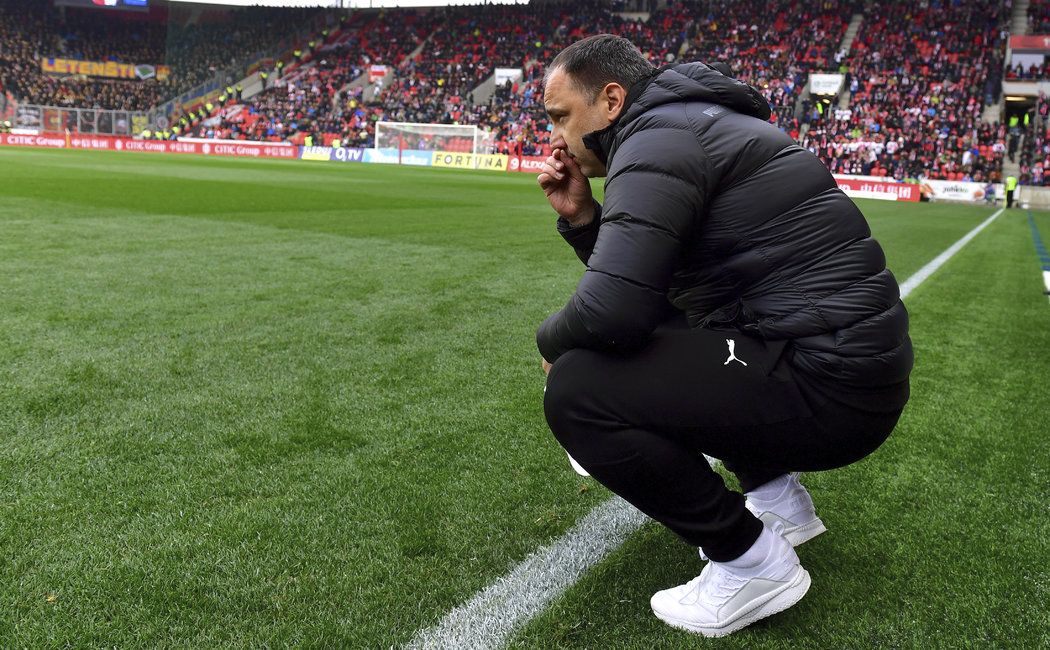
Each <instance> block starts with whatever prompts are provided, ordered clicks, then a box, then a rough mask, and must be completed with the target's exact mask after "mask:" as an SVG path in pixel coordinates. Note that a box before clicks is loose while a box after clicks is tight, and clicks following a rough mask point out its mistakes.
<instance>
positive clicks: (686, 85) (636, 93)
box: [583, 63, 770, 167]
mask: <svg viewBox="0 0 1050 650" xmlns="http://www.w3.org/2000/svg"><path fill="white" fill-rule="evenodd" d="M728 72H729V70H728V68H727V67H726V66H725V65H722V64H718V63H716V64H713V65H707V64H704V63H679V64H670V65H666V66H664V67H662V68H658V69H656V70H653V72H652V74H651V75H649V76H648V77H647V78H645V79H642V80H641V81H639V82H638V83H636V84H634V85H633V86H631V88H630V90H629V91H628V92H627V99H626V100H625V101H624V106H623V109H622V110H621V111H620V115H619V116H618V117H617V118H616V120H615V121H614V122H613V123H612V124H610V125H609V126H607V127H605V128H604V129H602V130H600V131H594V132H593V133H588V134H586V135H585V136H583V146H585V147H587V148H588V149H590V150H591V151H593V152H594V153H595V155H596V156H597V157H598V159H599V160H601V161H602V164H604V165H605V166H606V167H608V166H609V162H610V159H611V158H612V155H613V152H614V150H615V147H616V137H617V135H618V134H619V132H620V131H621V130H622V129H623V128H624V126H626V125H627V124H629V123H630V122H633V121H634V120H635V119H637V118H638V117H639V116H640V115H642V114H643V113H645V112H646V111H648V110H649V109H651V108H654V107H656V106H659V105H661V104H664V103H667V102H680V101H698V102H710V103H712V104H719V105H722V106H725V107H727V108H729V109H731V110H733V111H736V112H738V113H742V114H744V115H750V116H751V117H756V118H758V119H761V120H768V119H769V115H770V109H769V103H768V102H767V101H766V99H765V98H764V97H763V96H762V94H761V93H759V92H758V90H756V89H754V88H752V87H751V86H749V85H747V84H745V83H744V82H742V81H738V80H736V79H734V78H733V77H731V76H730V75H728V74H727V73H728Z"/></svg>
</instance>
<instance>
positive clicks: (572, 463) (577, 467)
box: [565, 452, 590, 476]
mask: <svg viewBox="0 0 1050 650" xmlns="http://www.w3.org/2000/svg"><path fill="white" fill-rule="evenodd" d="M565 455H566V456H568V457H569V465H570V466H571V467H572V471H574V472H576V473H577V474H579V475H580V476H590V474H588V473H587V470H585V469H583V465H580V464H579V463H577V462H576V459H575V458H573V457H572V455H571V454H569V452H565Z"/></svg>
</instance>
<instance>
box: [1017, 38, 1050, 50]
mask: <svg viewBox="0 0 1050 650" xmlns="http://www.w3.org/2000/svg"><path fill="white" fill-rule="evenodd" d="M1010 49H1011V50H1013V51H1015V52H1017V51H1028V52H1050V35H1046V34H1042V35H1040V34H1028V35H1025V36H1011V37H1010Z"/></svg>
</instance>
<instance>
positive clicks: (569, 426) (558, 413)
mask: <svg viewBox="0 0 1050 650" xmlns="http://www.w3.org/2000/svg"><path fill="white" fill-rule="evenodd" d="M730 350H732V354H731V352H730ZM787 350H788V348H787V344H786V343H785V342H765V341H761V340H758V339H754V338H750V337H747V336H745V335H743V334H737V333H734V332H726V331H714V330H704V329H687V328H680V327H670V328H669V327H664V328H661V329H660V330H658V331H657V332H656V333H655V334H654V335H653V338H652V340H651V341H650V343H649V344H647V346H646V347H645V348H643V349H642V350H641V351H639V352H637V353H635V354H632V355H629V356H619V355H612V354H605V353H600V352H594V351H591V350H582V349H579V350H572V351H570V352H568V353H566V354H565V355H563V356H562V357H560V358H559V359H558V360H557V361H556V362H555V364H554V367H553V368H552V369H551V371H550V375H549V377H548V379H547V392H546V395H545V398H544V410H545V412H546V415H547V422H548V424H549V425H550V428H551V431H553V432H554V435H555V436H556V437H557V439H558V441H559V442H560V443H561V445H562V446H563V447H564V448H565V449H566V450H567V451H568V452H569V453H570V454H571V455H572V457H573V458H575V459H576V461H577V462H579V463H580V464H581V465H582V466H583V467H584V468H586V469H587V471H588V472H590V473H591V475H592V476H593V477H594V478H595V479H597V480H598V481H600V482H601V483H602V484H603V485H605V486H606V487H608V488H609V489H610V490H612V491H613V492H615V493H616V494H618V495H620V496H621V497H623V498H624V499H625V500H627V501H628V502H630V503H631V504H633V505H634V506H635V507H637V508H638V509H639V510H641V511H642V512H644V513H646V514H647V515H649V516H650V517H652V518H653V519H655V520H656V521H659V522H660V523H662V524H664V525H665V526H667V527H668V528H670V529H671V530H672V531H674V532H675V533H677V534H678V535H679V536H681V537H682V538H683V539H685V540H686V541H687V542H688V543H690V544H693V545H696V546H700V547H702V548H703V549H704V553H706V554H707V556H708V557H710V558H711V559H713V560H716V561H728V560H732V559H735V558H737V557H739V556H740V555H741V554H743V553H744V551H746V550H747V549H748V548H750V547H751V545H752V544H753V543H754V541H755V540H756V539H757V538H758V534H759V532H761V522H759V521H758V519H756V518H755V517H754V516H753V515H751V513H750V512H748V511H747V510H746V509H745V508H744V499H743V496H742V495H741V494H739V493H736V492H732V491H730V490H728V489H727V488H726V486H725V483H724V482H723V481H722V478H721V477H720V476H719V475H718V474H716V473H715V472H714V470H712V469H711V467H710V466H709V465H708V463H707V461H706V460H705V459H704V457H703V456H702V455H701V454H708V455H710V456H714V457H715V458H718V459H721V460H722V462H723V463H724V464H725V466H726V468H727V469H729V470H730V471H732V472H733V473H734V474H736V475H737V477H738V478H739V479H740V483H741V486H742V488H743V490H744V491H748V490H751V489H753V488H756V487H758V486H760V485H762V484H764V483H766V482H767V481H770V480H772V479H774V478H776V477H778V476H781V475H783V474H785V473H787V472H790V471H816V470H826V469H832V468H835V467H842V466H844V465H848V464H850V463H852V462H855V461H857V460H860V459H861V458H863V457H864V456H867V455H868V454H870V453H871V452H872V451H874V450H875V449H876V448H877V447H878V446H879V445H880V444H882V442H883V441H885V439H886V438H887V436H889V434H890V432H891V431H892V430H893V427H894V425H895V424H896V423H897V419H898V418H899V417H900V411H899V410H898V411H895V412H893V413H888V414H887V413H868V412H864V411H859V410H856V409H853V408H851V407H847V406H844V405H840V404H838V403H836V402H834V401H823V403H819V402H815V401H814V400H813V399H809V400H807V399H806V396H804V395H803V392H804V390H805V389H804V388H803V389H800V385H799V381H800V378H799V377H798V376H797V375H796V374H795V372H794V371H793V370H792V369H791V367H790V365H789V363H788V362H787V358H786V356H787ZM744 364H747V365H744ZM811 403H813V404H818V405H817V406H811Z"/></svg>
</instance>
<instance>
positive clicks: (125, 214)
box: [0, 149, 1050, 649]
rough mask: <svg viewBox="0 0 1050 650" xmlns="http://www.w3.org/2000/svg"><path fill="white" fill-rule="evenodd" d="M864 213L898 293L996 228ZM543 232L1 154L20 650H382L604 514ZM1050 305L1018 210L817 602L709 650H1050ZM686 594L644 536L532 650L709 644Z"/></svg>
mask: <svg viewBox="0 0 1050 650" xmlns="http://www.w3.org/2000/svg"><path fill="white" fill-rule="evenodd" d="M862 209H863V210H864V212H865V214H866V215H867V216H868V218H869V221H870V222H871V225H872V229H873V231H874V233H875V234H876V236H877V237H878V238H879V240H880V241H881V242H882V243H883V245H884V247H885V248H886V251H887V257H888V259H889V265H890V268H891V269H892V270H893V271H894V273H895V274H896V275H897V278H898V280H900V281H903V280H904V279H905V278H907V277H908V276H909V275H910V274H912V273H913V272H915V271H916V270H917V269H919V268H920V267H921V266H922V265H923V264H925V263H926V262H928V261H929V260H931V259H932V258H933V257H934V256H936V255H937V254H938V253H940V252H941V251H942V250H944V249H945V248H946V247H947V246H948V245H950V244H951V243H952V242H954V241H955V240H956V239H958V238H959V237H960V236H961V235H963V234H964V233H966V232H967V231H969V230H970V229H971V228H973V227H974V226H975V225H976V224H978V223H980V221H981V220H982V219H984V218H985V217H987V216H988V215H989V214H990V213H991V212H992V210H991V209H990V208H985V207H959V206H950V205H904V204H891V203H880V202H864V203H863V204H862ZM552 221H553V219H552V217H551V215H550V212H549V210H548V209H547V207H546V203H545V200H544V199H543V197H542V194H541V193H540V192H539V190H538V189H537V188H536V186H535V180H534V179H533V178H532V177H531V176H528V175H524V174H522V175H507V174H504V175H500V174H496V173H470V172H459V171H454V170H439V169H412V168H398V167H387V166H370V165H339V164H325V163H301V162H283V161H254V160H229V159H217V158H201V157H166V156H161V155H151V154H141V155H136V154H116V153H112V154H107V153H85V152H61V151H29V150H13V149H3V150H0V647H5V648H7V647H66V646H70V647H84V646H109V647H112V646H118V647H157V646H162V647H169V646H170V647H185V648H199V647H250V648H257V647H265V646H287V645H305V646H313V647H318V646H327V647H353V648H365V647H368V648H379V647H391V646H397V645H400V644H402V643H404V642H406V641H408V640H409V639H411V638H412V636H413V635H414V634H415V633H416V631H417V630H419V629H421V628H424V627H427V626H428V625H431V624H433V623H434V622H436V621H437V620H439V619H440V618H441V617H442V616H443V615H444V613H445V612H447V611H448V610H449V609H451V608H452V607H454V606H455V605H457V604H459V603H461V602H463V601H464V600H466V599H467V598H469V597H470V596H471V595H472V594H474V593H475V592H476V591H478V590H479V589H482V588H484V587H485V586H486V585H488V584H489V583H490V582H491V581H493V580H494V579H496V578H497V577H499V576H500V575H502V574H504V573H505V572H506V571H507V570H508V569H509V568H510V567H512V566H513V565H514V564H516V563H517V562H518V561H520V560H521V559H522V558H523V557H525V556H526V555H527V554H529V553H530V552H531V551H533V550H534V549H536V548H537V547H539V546H541V545H543V544H546V543H549V542H550V541H551V540H553V539H555V538H557V537H559V536H560V535H561V534H562V533H563V532H564V531H565V530H567V529H568V528H569V527H570V526H572V524H573V523H574V522H575V521H576V520H577V519H578V518H579V517H580V516H582V515H583V514H584V513H586V512H588V511H589V510H590V509H591V508H593V507H594V506H596V505H597V504H599V503H601V502H603V501H604V500H605V499H607V498H608V492H606V491H605V490H604V489H603V488H601V487H600V486H598V485H597V484H596V483H594V482H592V481H590V480H589V479H581V478H579V477H577V476H576V475H575V474H574V473H572V471H571V470H570V469H569V467H568V464H567V463H566V460H565V455H564V453H563V452H562V451H561V450H560V449H559V448H558V446H557V445H556V443H555V442H554V440H553V438H552V437H551V436H550V434H549V433H548V432H547V429H546V426H545V424H544V421H543V415H542V410H541V398H542V387H543V375H542V373H541V371H540V367H539V357H538V355H537V352H536V349H535V345H534V343H533V334H534V331H535V327H536V326H537V325H538V323H539V322H540V321H541V320H542V319H543V318H544V317H545V316H546V315H547V314H549V313H550V312H552V311H554V310H556V309H558V308H559V307H560V306H561V305H562V304H564V301H565V299H566V298H567V297H568V295H569V293H570V292H571V291H572V289H573V287H574V286H575V283H576V281H577V280H578V278H579V275H580V272H581V267H580V265H579V263H578V261H577V260H576V259H575V257H574V256H573V254H572V252H571V251H570V250H569V249H568V248H567V247H566V246H565V245H564V244H563V243H562V242H561V241H560V238H558V237H557V236H556V234H555V232H554V230H553V224H552ZM1037 221H1038V223H1039V225H1040V227H1041V228H1042V230H1043V232H1044V234H1050V216H1048V215H1046V214H1038V215H1037ZM1042 289H1043V287H1042V281H1041V278H1040V271H1039V266H1038V264H1037V262H1036V258H1035V254H1034V251H1033V247H1032V243H1031V238H1030V235H1029V230H1028V225H1027V222H1026V218H1025V215H1024V213H1023V212H1022V211H1020V210H1016V211H1012V212H1009V213H1007V214H1004V215H1003V216H1002V217H1000V218H999V219H998V220H997V221H996V222H995V223H993V224H992V225H991V226H990V227H989V228H988V229H986V230H985V231H984V232H982V233H981V234H980V235H979V236H978V237H977V238H976V239H975V240H974V241H973V242H971V243H970V244H969V245H968V246H967V247H966V248H965V249H963V250H962V252H960V253H959V254H958V255H957V256H956V257H955V258H953V259H952V260H951V261H950V262H949V263H948V264H947V265H946V266H945V267H944V268H942V269H941V270H940V271H939V272H937V273H936V274H935V275H934V276H933V277H931V278H930V279H929V280H928V281H927V282H926V283H925V284H923V285H922V286H921V287H919V288H918V289H917V290H916V291H915V292H914V293H913V294H912V295H911V297H910V298H909V299H908V300H907V304H908V307H909V310H910V312H911V316H912V336H913V339H914V342H915V347H916V355H917V365H916V370H915V373H914V376H913V398H912V402H911V404H910V405H909V407H908V409H907V411H906V412H905V414H904V417H903V418H902V420H901V423H900V426H899V428H898V430H897V432H896V433H895V434H894V435H893V436H892V437H891V438H890V440H889V442H888V443H887V444H886V445H885V446H884V447H883V448H882V449H881V450H879V451H878V452H877V453H876V454H875V455H873V456H872V457H870V458H868V459H866V460H865V461H863V462H861V463H859V464H857V465H854V466H851V467H849V468H846V469H842V470H838V471H834V472H826V473H819V474H809V475H807V478H806V481H807V485H809V486H810V488H811V490H812V492H813V493H814V498H815V499H816V501H817V504H818V508H819V510H820V512H821V515H822V517H823V518H824V521H825V522H826V523H827V525H828V527H829V532H828V533H827V534H825V535H823V536H822V537H820V538H819V539H817V540H814V541H813V542H811V543H810V544H807V545H806V546H804V547H802V548H801V549H800V552H799V555H800V556H801V558H802V561H803V564H804V565H805V566H806V567H807V568H808V569H809V571H810V572H811V573H812V575H813V588H812V589H811V591H810V593H809V595H808V596H807V597H806V598H805V599H804V600H802V601H801V603H799V605H797V606H796V607H794V608H792V609H791V610H789V611H787V612H785V613H784V614H781V615H778V616H776V617H773V618H770V619H767V620H765V621H763V622H761V623H758V624H756V625H753V626H751V627H749V628H747V629H745V630H743V631H741V632H739V633H737V634H736V635H734V636H732V637H729V638H728V639H724V640H720V641H718V643H717V646H718V647H720V648H793V649H794V648H810V647H812V648H831V647H834V648H845V647H853V648H858V647H927V646H930V647H999V648H1021V647H1046V646H1047V645H1050V633H1048V620H1050V614H1048V606H1047V603H1048V602H1050V566H1048V559H1050V517H1048V515H1047V512H1048V511H1047V504H1048V503H1050V460H1048V459H1050V390H1048V388H1047V384H1048V382H1050V304H1048V301H1047V298H1046V296H1044V295H1043V294H1042ZM699 569H700V563H699V560H698V559H697V558H696V556H695V553H694V551H693V550H692V549H690V548H688V547H686V546H685V545H684V544H682V543H680V542H679V541H677V540H676V539H675V538H673V536H671V535H670V534H669V533H667V532H666V531H664V530H663V529H661V528H660V527H658V526H656V525H653V524H649V525H647V526H645V527H644V528H643V529H642V530H641V531H640V532H639V533H637V534H635V535H634V536H632V537H631V538H630V540H629V541H628V542H627V544H625V545H624V546H623V547H621V548H620V549H619V550H618V551H617V552H615V553H614V554H613V555H612V556H611V557H610V558H608V559H607V560H606V561H604V562H603V563H601V564H600V565H599V566H598V567H596V568H595V569H594V570H592V571H591V572H590V573H589V574H588V575H587V576H586V577H585V578H584V579H583V580H582V581H581V582H580V583H578V584H577V585H576V586H575V587H574V588H572V589H571V590H570V591H569V592H568V593H567V594H566V595H565V597H564V598H562V599H561V600H559V601H558V602H556V603H555V604H554V605H553V606H552V607H551V608H550V609H548V610H547V612H546V613H544V614H543V615H542V616H540V617H539V618H537V619H535V620H533V621H532V622H531V623H529V624H528V625H527V626H526V627H525V628H524V629H523V630H522V631H521V632H520V633H519V634H518V635H517V636H516V637H515V639H514V640H513V642H512V644H511V645H512V647H520V648H537V649H540V648H555V647H559V648H646V649H649V648H677V647H703V646H706V645H710V646H712V647H713V646H715V645H716V644H715V643H705V642H704V641H703V640H702V639H700V638H694V637H691V636H688V635H686V634H684V633H679V632H677V631H674V630H671V629H670V628H667V627H666V626H664V625H663V624H662V623H660V622H659V621H658V620H656V619H655V617H653V616H652V614H651V613H650V611H649V609H648V598H649V596H650V595H651V593H652V592H653V591H655V590H657V589H660V588H664V587H667V586H669V585H673V584H678V583H680V582H682V581H684V580H686V579H688V578H690V577H692V576H693V575H694V574H695V573H697V572H698V571H699Z"/></svg>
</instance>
